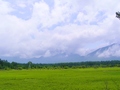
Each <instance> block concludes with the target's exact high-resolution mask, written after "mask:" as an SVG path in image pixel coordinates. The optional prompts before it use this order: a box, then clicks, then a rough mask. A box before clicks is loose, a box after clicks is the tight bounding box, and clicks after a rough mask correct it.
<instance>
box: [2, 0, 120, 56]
mask: <svg viewBox="0 0 120 90" xmlns="http://www.w3.org/2000/svg"><path fill="white" fill-rule="evenodd" d="M116 11H120V1H119V0H0V56H10V57H13V56H18V57H21V58H33V57H36V58H38V57H41V56H44V57H49V56H53V55H56V54H59V53H66V54H70V53H73V54H79V55H86V54H87V53H88V52H90V51H91V50H94V49H96V48H99V47H102V46H105V45H109V44H112V43H119V42H120V20H119V19H118V18H116V17H115V12H116Z"/></svg>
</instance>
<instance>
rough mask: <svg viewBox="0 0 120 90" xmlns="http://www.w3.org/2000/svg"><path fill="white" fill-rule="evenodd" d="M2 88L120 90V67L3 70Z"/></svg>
mask: <svg viewBox="0 0 120 90" xmlns="http://www.w3.org/2000/svg"><path fill="white" fill-rule="evenodd" d="M0 90H120V68H98V69H94V68H86V69H55V70H52V69H50V70H47V69H42V70H35V69H33V70H9V71H2V70H1V71H0Z"/></svg>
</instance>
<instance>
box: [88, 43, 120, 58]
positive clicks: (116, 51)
mask: <svg viewBox="0 0 120 90" xmlns="http://www.w3.org/2000/svg"><path fill="white" fill-rule="evenodd" d="M86 57H87V58H88V57H89V58H90V59H94V60H95V59H96V60H115V59H120V44H117V43H114V44H111V45H108V46H105V47H101V48H99V49H97V50H95V51H93V52H91V53H89V54H88V55H87V56H86ZM90 59H89V60H90Z"/></svg>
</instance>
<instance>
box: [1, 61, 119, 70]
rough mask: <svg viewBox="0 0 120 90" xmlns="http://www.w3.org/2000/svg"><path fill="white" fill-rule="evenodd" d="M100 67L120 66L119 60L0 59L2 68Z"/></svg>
mask: <svg viewBox="0 0 120 90" xmlns="http://www.w3.org/2000/svg"><path fill="white" fill-rule="evenodd" d="M89 67H93V68H99V67H103V68H105V67H120V61H119V60H112V61H86V62H70V63H55V64H40V63H39V64H36V63H32V62H31V61H29V62H28V63H17V62H11V63H10V62H8V61H7V60H1V59H0V69H1V70H9V69H19V70H21V69H68V68H89Z"/></svg>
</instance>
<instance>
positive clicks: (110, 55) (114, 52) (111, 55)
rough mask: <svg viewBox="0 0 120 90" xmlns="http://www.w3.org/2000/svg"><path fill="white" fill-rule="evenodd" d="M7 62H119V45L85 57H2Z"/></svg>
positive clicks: (104, 48) (106, 47)
mask: <svg viewBox="0 0 120 90" xmlns="http://www.w3.org/2000/svg"><path fill="white" fill-rule="evenodd" d="M3 58H5V59H7V60H8V61H9V60H10V61H16V60H17V61H18V62H28V61H32V62H34V63H63V62H81V61H101V60H119V59H120V44H116V43H115V44H111V45H108V46H105V47H101V48H98V49H96V50H94V51H92V52H90V53H89V54H87V55H86V56H80V55H78V54H72V53H71V54H66V53H61V54H57V55H54V56H49V57H43V56H42V57H39V58H29V59H27V58H19V57H3Z"/></svg>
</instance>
